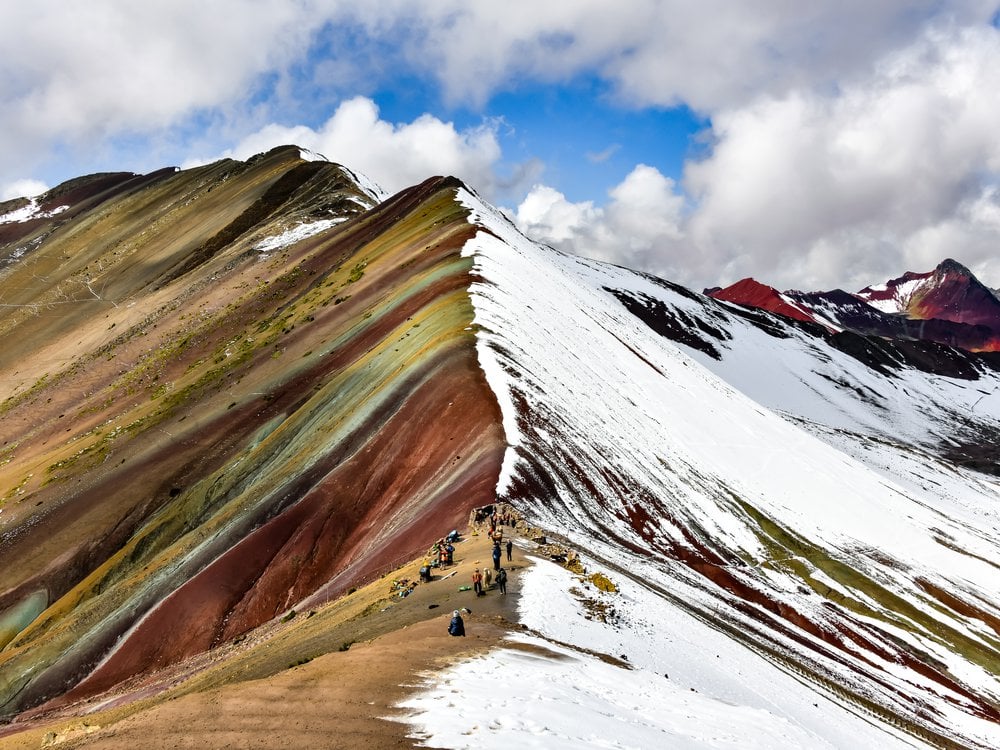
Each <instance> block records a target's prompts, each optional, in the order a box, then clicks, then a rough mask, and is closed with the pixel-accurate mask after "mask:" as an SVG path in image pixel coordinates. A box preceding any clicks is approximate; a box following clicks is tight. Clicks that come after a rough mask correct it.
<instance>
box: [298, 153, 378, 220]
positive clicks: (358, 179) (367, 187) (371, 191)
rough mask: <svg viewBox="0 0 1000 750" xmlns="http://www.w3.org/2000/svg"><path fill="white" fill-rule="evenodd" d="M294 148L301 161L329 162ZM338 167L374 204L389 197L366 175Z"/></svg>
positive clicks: (318, 155) (319, 155) (316, 154)
mask: <svg viewBox="0 0 1000 750" xmlns="http://www.w3.org/2000/svg"><path fill="white" fill-rule="evenodd" d="M296 148H298V150H299V158H300V159H302V161H325V162H328V163H329V162H330V160H329V159H327V158H326V157H325V156H324V155H323V154H320V153H317V152H315V151H310V150H309V149H307V148H302V147H301V146H296ZM339 166H340V168H341V169H343V170H344V171H345V172H347V174H348V175H349V176H350V177H351V178H352V179H353V180H354V183H355V184H356V185H357V186H358V187H359V188H361V190H362V191H363V192H364V193H366V194H367V195H368V196H369V197H370V198H371V199H372V200H373V201H374V202H375V204H378V203H381V202H382V201H384V200H385V199H386V198H388V197H389V194H388V193H387V192H386V191H385V190H383V189H382V187H381V186H380V185H379V184H378V183H377V182H375V180H373V179H372V178H370V177H369V176H368V175H366V174H364V173H363V172H358V171H357V170H354V169H348V168H347V167H345V166H344V165H343V164H340V165H339ZM359 203H360V201H359ZM361 205H364V204H361ZM365 208H371V206H365Z"/></svg>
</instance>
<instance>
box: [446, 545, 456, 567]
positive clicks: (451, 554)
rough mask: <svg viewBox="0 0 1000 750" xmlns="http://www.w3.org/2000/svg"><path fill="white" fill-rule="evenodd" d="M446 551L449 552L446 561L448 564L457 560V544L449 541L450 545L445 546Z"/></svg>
mask: <svg viewBox="0 0 1000 750" xmlns="http://www.w3.org/2000/svg"><path fill="white" fill-rule="evenodd" d="M444 551H445V552H447V553H448V557H447V559H446V560H445V562H447V563H448V565H451V564H452V563H454V562H455V545H453V544H451V543H449V544H448V546H447V547H445V548H444Z"/></svg>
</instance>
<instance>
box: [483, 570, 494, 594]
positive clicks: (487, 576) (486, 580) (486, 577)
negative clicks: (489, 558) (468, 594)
mask: <svg viewBox="0 0 1000 750" xmlns="http://www.w3.org/2000/svg"><path fill="white" fill-rule="evenodd" d="M491 583H493V571H491V570H490V569H489V568H486V570H484V571H483V590H484V591H486V590H489V588H490V584H491Z"/></svg>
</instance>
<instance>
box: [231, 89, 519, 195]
mask: <svg viewBox="0 0 1000 750" xmlns="http://www.w3.org/2000/svg"><path fill="white" fill-rule="evenodd" d="M286 143H294V144H296V145H299V146H303V147H304V148H308V149H310V150H311V151H316V152H318V153H321V154H323V155H324V156H326V157H327V158H328V159H330V161H334V162H338V163H341V164H345V165H346V166H348V167H350V168H351V169H357V170H360V171H361V172H363V173H365V174H366V175H368V176H369V177H370V178H372V179H373V180H375V181H376V182H377V183H378V184H379V185H381V186H382V187H383V188H384V189H386V190H388V191H389V192H395V191H397V190H400V189H402V188H404V187H408V186H410V185H414V184H416V183H418V182H422V181H423V180H425V179H427V178H428V177H431V176H433V175H454V176H456V177H459V178H460V179H462V180H465V181H466V182H468V183H469V184H470V185H472V186H473V187H475V189H477V190H479V191H481V192H483V193H484V194H485V195H487V196H489V195H491V194H493V193H494V191H495V190H496V189H497V188H498V187H500V186H502V185H503V181H502V180H500V178H499V177H498V176H497V172H496V168H497V162H498V161H499V159H500V156H501V150H500V144H499V143H498V141H497V137H496V125H495V124H491V123H489V122H487V123H484V124H482V125H480V126H477V127H474V128H469V129H466V130H457V129H456V128H455V126H454V124H453V123H450V122H443V121H442V120H439V119H438V118H436V117H434V116H432V115H429V114H423V115H421V116H420V117H418V118H416V119H415V120H413V122H409V123H398V124H394V123H391V122H387V121H386V120H383V119H381V118H380V117H379V110H378V106H377V105H376V104H375V102H373V101H372V100H371V99H368V98H366V97H361V96H359V97H355V98H353V99H350V100H348V101H346V102H343V103H342V104H341V105H340V106H339V107H337V110H336V111H335V112H334V113H333V115H332V116H331V117H330V118H329V119H328V120H327V121H326V122H325V123H324V124H323V126H322V127H320V128H319V129H318V130H314V129H312V128H309V127H306V126H303V125H298V126H291V127H286V126H282V125H276V124H271V125H268V126H266V127H264V128H262V129H261V130H259V131H258V132H256V133H254V134H252V135H250V136H248V137H246V138H244V139H243V140H242V141H241V142H240V143H239V144H238V145H237V146H236V147H235V148H234V149H233V150H232V151H231V152H229V153H227V154H226V156H232V157H234V158H237V159H246V158H247V157H249V156H252V155H253V154H256V153H260V152H261V151H265V150H267V149H269V148H271V147H273V146H278V145H282V144H286Z"/></svg>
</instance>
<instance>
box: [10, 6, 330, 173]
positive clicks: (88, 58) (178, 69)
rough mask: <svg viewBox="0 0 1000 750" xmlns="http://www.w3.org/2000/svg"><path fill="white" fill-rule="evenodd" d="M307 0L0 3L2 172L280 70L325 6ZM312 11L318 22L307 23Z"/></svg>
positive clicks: (149, 126) (236, 90) (231, 92)
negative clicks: (60, 146) (314, 5)
mask: <svg viewBox="0 0 1000 750" xmlns="http://www.w3.org/2000/svg"><path fill="white" fill-rule="evenodd" d="M311 5H312V3H309V2H305V1H304V0H295V1H292V0H255V1H254V2H250V3H248V2H242V1H241V0H218V1H213V2H211V3H205V2H201V1H200V0H144V2H141V3H121V2H114V1H113V0H90V1H89V2H86V3H64V2H60V1H59V0H35V1H34V2H31V3H3V5H2V8H0V49H3V55H2V56H0V132H2V133H3V140H2V142H0V173H2V171H3V170H5V169H8V170H9V169H16V168H19V167H25V166H27V167H30V166H31V164H32V162H37V161H39V160H40V158H41V157H42V156H43V155H44V153H45V152H46V151H47V150H48V149H51V148H52V146H53V144H54V143H70V144H81V143H91V142H93V143H96V142H98V141H99V140H100V139H101V138H105V137H108V136H111V135H116V134H121V133H135V132H147V131H149V130H156V129H158V128H162V127H165V126H168V125H170V124H173V123H175V122H177V121H178V120H179V119H180V118H182V117H185V116H188V115H190V114H191V113H192V112H193V111H195V110H197V109H198V108H216V107H220V106H222V107H224V106H226V105H228V104H229V103H232V102H240V101H241V100H243V99H245V98H246V97H247V95H248V94H249V93H250V88H251V85H252V83H253V81H254V78H255V77H256V76H257V75H259V74H261V73H264V72H266V71H272V70H283V69H285V68H286V67H287V66H288V65H289V64H290V62H291V61H293V60H295V59H297V58H298V57H299V56H300V55H301V54H302V52H303V50H304V49H306V48H307V47H308V44H307V41H308V38H309V34H310V32H311V30H312V29H313V28H315V25H316V24H318V23H321V22H322V18H316V19H310V18H309V16H308V14H307V11H308V9H309V7H310V6H311ZM310 20H312V23H307V22H308V21H310Z"/></svg>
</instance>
